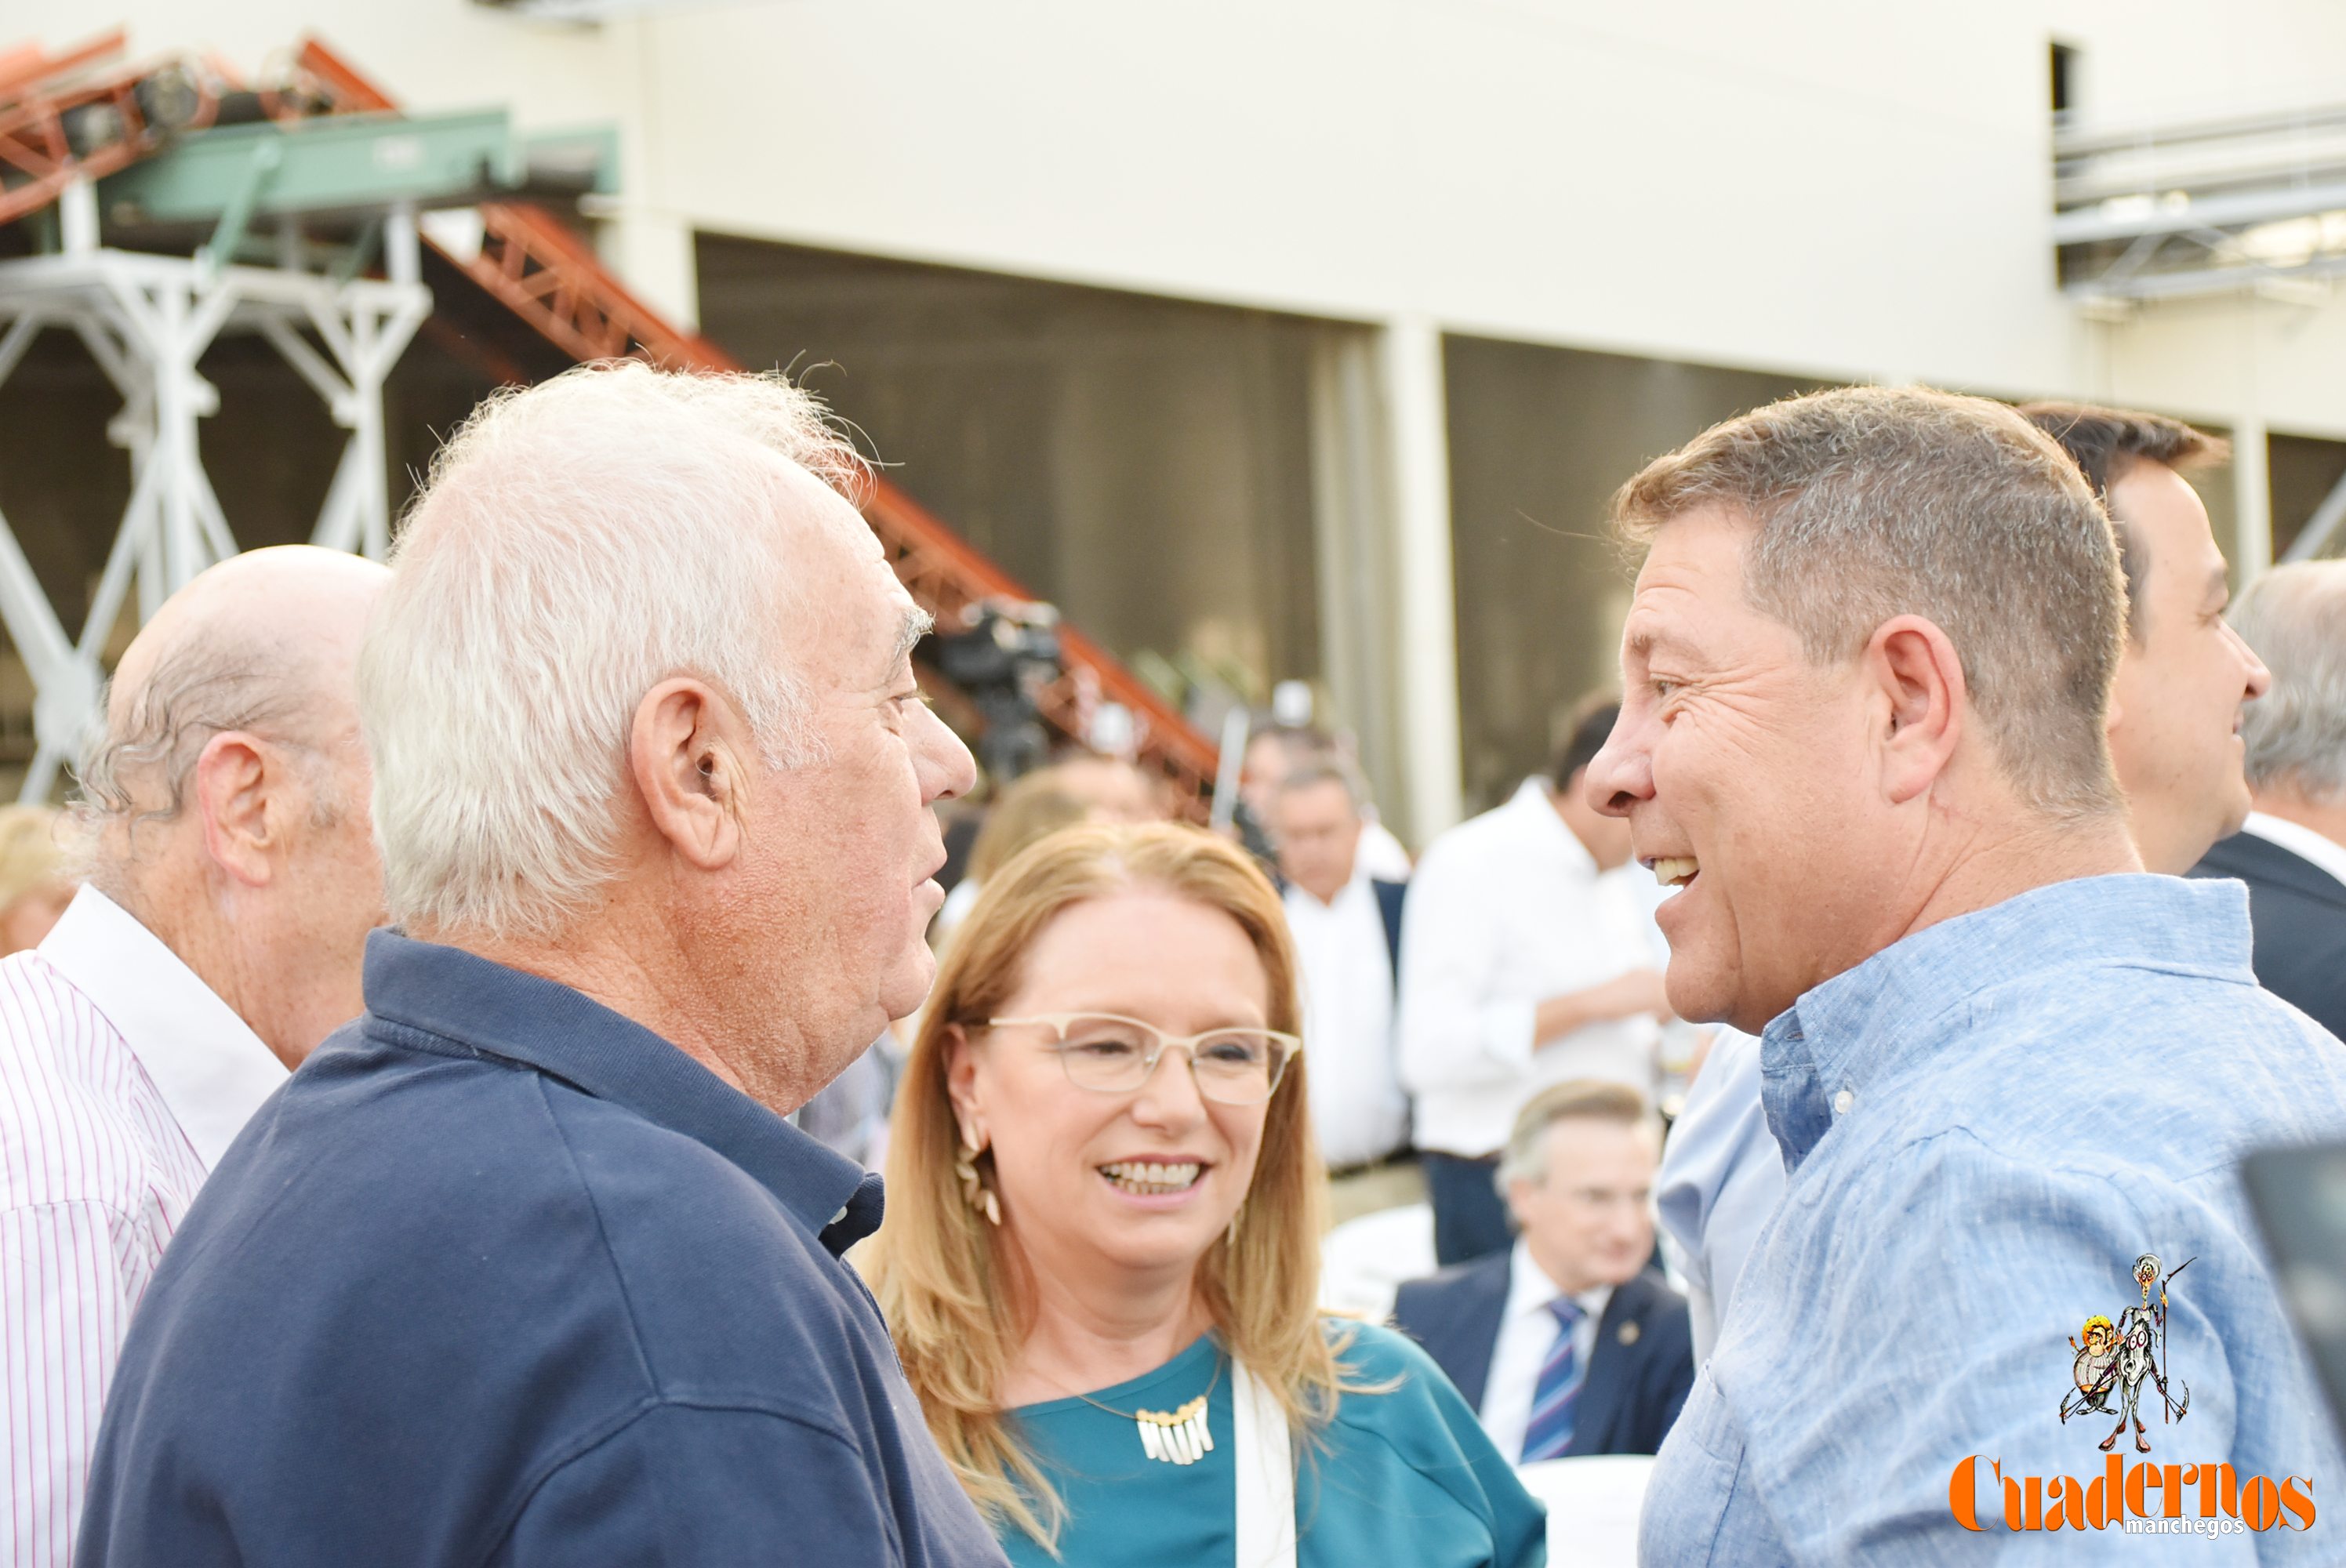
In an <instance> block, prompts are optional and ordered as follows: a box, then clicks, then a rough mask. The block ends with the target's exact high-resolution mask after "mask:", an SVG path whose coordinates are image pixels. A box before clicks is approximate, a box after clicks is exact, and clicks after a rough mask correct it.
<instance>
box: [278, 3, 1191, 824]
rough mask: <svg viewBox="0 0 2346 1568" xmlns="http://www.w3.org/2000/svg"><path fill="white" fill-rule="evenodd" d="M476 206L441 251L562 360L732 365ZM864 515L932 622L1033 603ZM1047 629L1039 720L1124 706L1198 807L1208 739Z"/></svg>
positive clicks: (338, 82)
mask: <svg viewBox="0 0 2346 1568" xmlns="http://www.w3.org/2000/svg"><path fill="white" fill-rule="evenodd" d="M299 64H300V66H301V68H302V69H303V70H305V71H306V72H308V73H309V75H310V76H311V80H312V82H313V83H314V84H315V85H316V86H317V87H319V88H320V89H321V91H322V92H323V93H324V95H325V96H326V97H329V98H331V100H332V101H333V103H334V104H335V106H336V107H339V108H344V109H379V110H387V109H395V108H396V107H398V106H397V105H396V104H395V103H393V101H392V99H391V97H389V95H387V94H385V93H384V92H383V91H382V89H381V88H379V87H376V86H375V85H374V84H373V83H372V82H370V81H368V80H367V79H366V78H365V77H364V76H361V75H360V74H359V73H358V72H357V71H355V70H353V69H352V67H351V66H350V65H349V64H348V63H347V62H345V61H344V60H342V58H341V57H340V56H336V55H335V54H334V53H333V52H332V51H331V49H329V48H327V47H326V46H325V45H323V44H322V43H321V42H319V41H318V40H317V39H315V38H311V39H309V40H307V41H306V42H304V43H303V45H302V46H301V55H300V56H299ZM480 212H481V247H480V250H479V252H478V254H476V255H474V256H473V257H472V258H470V259H469V260H468V259H465V258H463V257H459V256H457V255H454V254H453V253H451V252H448V251H445V250H443V251H442V254H443V255H444V256H446V257H447V259H448V260H449V261H450V263H451V264H453V265H454V266H455V267H457V268H459V269H461V270H463V271H464V272H465V273H466V274H467V275H468V276H470V277H471V278H472V279H473V280H474V282H476V283H478V284H479V285H480V286H481V287H482V288H483V289H484V290H487V291H488V292H489V293H490V294H492V295H494V296H495V298H496V299H498V300H501V301H503V302H504V303H505V305H506V306H507V307H508V308H510V309H511V310H512V311H514V312H515V314H516V315H518V316H520V317H521V318H522V320H524V321H527V322H528V323H529V324H530V325H531V326H532V327H534V328H535V329H536V331H538V332H539V333H540V334H541V335H542V336H544V337H545V338H546V341H548V342H551V343H552V344H554V345H555V346H556V348H558V349H560V350H561V351H563V352H565V353H566V354H568V355H570V356H571V357H572V358H573V359H576V360H596V359H611V358H618V357H622V356H627V355H634V356H637V357H640V358H643V359H646V360H648V361H651V362H653V363H655V364H662V365H668V366H672V367H675V368H678V369H685V370H699V371H739V370H741V369H742V368H744V367H743V366H742V365H741V363H740V361H738V360H736V359H734V358H733V357H732V356H731V355H730V354H728V353H727V352H725V351H724V350H722V349H720V348H719V347H718V346H717V345H716V344H714V343H712V342H710V341H709V340H708V339H706V338H703V337H701V336H699V334H698V333H695V332H690V331H686V330H684V329H683V328H681V327H678V326H677V325H675V324H674V323H672V322H670V321H668V320H667V318H665V317H663V316H662V315H661V314H660V313H659V311H657V310H655V309H654V308H653V307H651V306H650V305H648V304H646V303H645V302H644V301H643V300H640V299H637V297H636V296H635V295H634V294H633V293H631V292H629V291H628V290H627V286H626V285H625V284H623V283H621V282H620V281H619V280H618V279H617V278H616V277H614V276H613V275H612V273H611V271H610V270H609V269H608V268H607V267H605V266H604V265H603V263H602V260H601V259H600V258H598V257H597V255H596V254H595V252H594V250H593V249H591V248H590V247H589V246H588V245H587V244H586V242H585V241H584V240H582V239H579V238H578V236H577V235H576V234H575V233H573V232H572V231H571V230H570V229H568V228H567V227H566V226H565V225H564V224H563V223H562V221H561V220H560V219H557V218H556V217H555V216H554V215H553V214H552V213H550V212H548V211H547V210H546V209H544V208H542V207H538V206H535V205H534V204H532V203H528V202H512V201H508V202H495V203H488V204H484V206H483V207H482V208H481V209H480ZM863 515H864V519H865V520H866V521H867V522H869V523H870V524H872V532H873V533H875V534H877V535H879V536H880V541H881V543H882V545H884V546H885V547H886V549H887V552H888V557H889V560H890V561H891V562H892V564H893V565H894V566H895V569H896V575H897V577H898V578H899V579H900V580H902V581H903V585H904V587H905V589H906V591H907V592H909V593H910V594H911V595H912V596H913V599H914V600H915V601H916V602H918V603H919V605H920V606H921V607H922V608H923V609H925V610H927V611H928V612H929V614H931V615H932V616H935V617H936V621H937V624H938V626H942V627H945V628H947V629H951V628H954V627H957V626H962V625H963V624H964V620H963V615H964V611H965V610H968V609H969V608H971V607H972V606H979V605H983V604H985V603H988V602H1015V603H1025V602H1027V601H1028V600H1030V599H1031V598H1032V596H1031V595H1029V594H1028V593H1027V592H1026V591H1025V589H1024V588H1022V587H1020V586H1019V585H1018V584H1017V583H1016V582H1015V581H1014V580H1012V578H1011V577H1010V575H1008V574H1007V573H1005V572H1004V571H1003V570H1002V569H1001V568H1000V567H999V566H996V565H994V563H993V562H992V561H990V560H988V559H987V558H986V557H985V556H984V555H981V554H980V553H979V552H978V551H976V550H975V549H974V548H972V547H971V545H969V543H968V542H967V541H966V540H964V539H963V538H962V537H961V536H960V535H958V534H955V533H954V531H953V530H952V529H951V528H949V527H947V526H946V525H945V524H943V522H942V521H940V520H939V519H938V518H937V517H935V516H934V515H933V514H931V513H930V512H928V511H927V510H926V509H925V508H923V506H922V505H921V504H919V503H918V502H916V501H914V500H913V498H912V497H911V496H909V495H907V494H904V492H903V491H902V490H900V489H898V488H897V487H896V486H895V485H893V484H889V483H888V482H887V481H886V480H885V479H875V480H874V481H873V483H872V486H871V491H870V494H869V495H868V496H867V497H866V498H865V500H864V503H863ZM1057 632H1058V638H1059V648H1060V652H1061V654H1062V656H1063V658H1064V660H1065V663H1066V675H1065V676H1064V677H1061V678H1060V679H1058V680H1056V681H1055V682H1053V683H1052V684H1051V685H1050V686H1049V687H1046V688H1045V690H1044V691H1043V692H1042V693H1041V695H1040V697H1039V699H1038V704H1037V706H1038V707H1039V708H1041V710H1042V716H1043V718H1044V719H1045V721H1046V722H1047V723H1049V724H1050V725H1051V726H1052V727H1053V728H1056V729H1058V730H1059V731H1060V732H1061V733H1063V734H1066V735H1068V736H1071V737H1074V738H1078V739H1080V738H1083V737H1084V736H1085V734H1086V731H1087V730H1088V728H1089V721H1090V718H1091V714H1092V712H1093V710H1094V708H1096V706H1097V705H1098V704H1099V703H1101V702H1104V701H1105V702H1116V703H1120V704H1122V705H1123V706H1124V707H1125V708H1127V710H1129V711H1130V712H1131V714H1132V716H1133V718H1134V720H1135V723H1136V728H1137V731H1138V738H1139V751H1138V756H1139V759H1140V761H1141V762H1142V764H1143V765H1144V766H1146V767H1148V768H1150V769H1153V770H1154V771H1156V772H1158V773H1159V774H1161V775H1162V776H1163V777H1165V778H1166V779H1168V780H1169V781H1170V782H1171V783H1172V785H1173V787H1174V788H1175V789H1177V790H1178V791H1179V793H1180V795H1181V797H1182V800H1183V804H1184V807H1185V809H1187V810H1188V811H1189V812H1190V813H1191V814H1193V815H1199V814H1202V813H1203V810H1204V802H1205V799H1206V798H1207V795H1208V794H1209V791H1210V789H1211V788H1212V785H1213V779H1214V768H1215V760H1216V759H1215V751H1214V747H1213V745H1212V743H1211V742H1209V740H1208V739H1207V738H1205V737H1204V736H1203V735H1201V734H1199V732H1198V730H1197V729H1196V728H1193V727H1192V726H1191V725H1190V724H1189V723H1188V720H1187V719H1185V718H1182V716H1181V715H1180V713H1179V712H1178V711H1177V710H1176V709H1175V708H1173V707H1172V706H1171V705H1170V704H1169V703H1168V702H1167V701H1166V700H1165V699H1164V698H1163V697H1160V696H1158V693H1157V691H1156V690H1155V688H1153V687H1149V686H1148V685H1147V684H1146V683H1145V682H1143V681H1142V680H1141V679H1140V678H1139V677H1137V676H1136V675H1134V674H1133V673H1132V672H1131V671H1130V670H1128V669H1127V668H1126V667H1124V665H1123V664H1122V663H1121V662H1119V661H1118V660H1117V658H1116V657H1115V656H1114V655H1112V654H1110V653H1109V652H1108V651H1107V649H1105V648H1103V647H1100V646H1099V645H1098V644H1096V643H1095V642H1093V641H1092V640H1091V639H1090V638H1089V637H1086V636H1084V635H1083V634H1082V633H1080V632H1078V631H1076V630H1075V628H1073V627H1072V626H1067V625H1066V624H1065V623H1062V624H1061V625H1060V626H1058V628H1057Z"/></svg>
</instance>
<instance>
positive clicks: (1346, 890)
mask: <svg viewBox="0 0 2346 1568" xmlns="http://www.w3.org/2000/svg"><path fill="white" fill-rule="evenodd" d="M1369 881H1370V879H1369V868H1368V865H1367V862H1366V861H1364V860H1362V858H1361V857H1360V856H1358V855H1355V856H1353V857H1352V878H1351V880H1350V881H1346V882H1345V883H1344V885H1343V886H1342V887H1341V888H1338V889H1337V890H1336V896H1335V897H1334V898H1332V899H1330V900H1329V901H1327V902H1326V903H1324V904H1323V903H1321V901H1320V900H1319V899H1318V897H1317V896H1315V895H1314V894H1313V893H1312V891H1311V889H1309V888H1307V887H1304V886H1303V885H1302V884H1301V883H1300V882H1285V883H1284V891H1285V893H1286V899H1285V902H1286V903H1287V906H1288V908H1289V909H1290V910H1293V909H1296V908H1298V907H1299V906H1300V907H1301V908H1302V909H1304V910H1307V911H1311V914H1323V915H1332V914H1335V913H1337V912H1338V911H1341V910H1342V909H1343V908H1344V907H1345V906H1346V904H1348V903H1358V902H1360V901H1362V900H1367V901H1370V902H1371V903H1373V902H1374V901H1375V895H1374V894H1373V893H1372V892H1371V891H1369ZM1305 918H1306V919H1309V918H1311V916H1310V914H1307V915H1306V916H1305Z"/></svg>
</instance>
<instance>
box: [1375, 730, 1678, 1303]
mask: <svg viewBox="0 0 2346 1568" xmlns="http://www.w3.org/2000/svg"><path fill="white" fill-rule="evenodd" d="M1618 711H1619V708H1618V705H1617V703H1615V702H1614V701H1612V700H1611V699H1609V698H1596V699H1592V700H1591V701H1589V702H1586V703H1584V704H1583V706H1582V708H1581V709H1580V711H1579V713H1578V714H1577V715H1576V718H1575V720H1574V722H1573V724H1572V726H1571V728H1570V730H1569V732H1568V733H1567V735H1566V739H1565V743H1564V745H1563V746H1562V747H1561V748H1559V749H1558V750H1557V753H1556V758H1555V759H1554V761H1553V762H1552V763H1551V764H1550V765H1549V768H1548V771H1547V772H1546V774H1545V776H1540V775H1535V776H1534V777H1532V778H1530V779H1526V780H1525V782H1524V785H1523V787H1522V788H1521V789H1517V790H1516V791H1515V797H1514V799H1510V800H1509V801H1508V802H1507V803H1506V804H1505V805H1504V806H1501V807H1499V808H1498V809H1496V810H1493V811H1486V812H1484V814H1483V815H1482V816H1480V817H1477V818H1474V820H1472V821H1468V822H1464V823H1462V824H1460V825H1459V826H1458V827H1455V828H1454V829H1452V830H1450V831H1449V832H1447V833H1445V834H1443V836H1442V837H1441V838H1439V839H1437V840H1434V841H1433V845H1432V846H1431V847H1429V848H1428V849H1427V850H1426V851H1425V855H1424V858H1423V860H1420V861H1419V862H1418V868H1417V874H1416V876H1415V877H1414V878H1413V879H1412V881H1411V883H1410V898H1409V918H1408V919H1407V921H1404V922H1403V932H1402V953H1401V960H1402V962H1401V992H1400V995H1401V1024H1400V1033H1401V1074H1402V1084H1403V1087H1405V1088H1407V1089H1408V1090H1409V1091H1410V1092H1411V1093H1412V1094H1413V1095H1415V1096H1416V1107H1417V1135H1416V1138H1417V1147H1418V1151H1419V1158H1420V1163H1421V1164H1422V1165H1423V1168H1424V1171H1425V1180H1426V1187H1427V1192H1428V1196H1430V1197H1431V1199H1432V1201H1433V1227H1434V1229H1433V1239H1434V1256H1435V1257H1436V1259H1437V1260H1438V1261H1440V1262H1441V1263H1443V1265H1445V1266H1447V1265H1449V1264H1453V1263H1462V1262H1464V1261H1465V1260H1466V1259H1468V1258H1471V1257H1482V1256H1484V1255H1485V1254H1487V1253H1492V1252H1498V1251H1502V1250H1504V1249H1505V1247H1507V1246H1508V1244H1509V1239H1510V1232H1509V1227H1508V1222H1507V1214H1506V1208H1505V1205H1504V1204H1503V1203H1502V1202H1501V1200H1500V1197H1499V1194H1498V1191H1497V1188H1496V1186H1494V1178H1495V1176H1496V1173H1497V1169H1498V1152H1499V1147H1500V1145H1502V1144H1504V1143H1505V1141H1506V1137H1507V1130H1508V1128H1509V1127H1510V1126H1511V1125H1513V1124H1514V1121H1515V1113H1516V1112H1517V1111H1518V1110H1520V1109H1521V1108H1522V1106H1523V1105H1524V1102H1525V1100H1527V1099H1529V1098H1530V1096H1531V1095H1532V1093H1533V1092H1534V1091H1535V1090H1536V1089H1538V1088H1540V1087H1541V1086H1542V1085H1543V1084H1553V1083H1558V1082H1561V1081H1562V1080H1564V1079H1566V1078H1603V1079H1607V1080H1610V1081H1612V1082H1615V1083H1619V1084H1627V1085H1628V1086H1630V1087H1631V1088H1634V1089H1636V1090H1637V1092H1638V1093H1639V1094H1640V1095H1644V1096H1646V1097H1647V1099H1648V1100H1650V1099H1652V1097H1653V1095H1654V1090H1655V1088H1656V1084H1657V1079H1658V1051H1659V1046H1660V1041H1661V1026H1660V1023H1659V1021H1660V1020H1661V1019H1664V1018H1667V1017H1668V1016H1669V1004H1668V1001H1667V1000H1666V999H1665V998H1664V996H1663V994H1662V976H1661V972H1660V971H1659V970H1658V969H1657V968H1656V967H1655V958H1654V953H1653V952H1652V950H1651V948H1650V946H1649V945H1648V943H1647V937H1646V934H1645V916H1644V914H1643V912H1642V911H1641V910H1640V908H1639V906H1638V903H1637V896H1636V893H1635V891H1633V889H1632V888H1631V886H1630V884H1629V883H1628V882H1627V880H1626V877H1625V871H1624V869H1625V868H1627V864H1628V859H1629V836H1628V834H1627V831H1625V830H1624V828H1623V824H1621V823H1620V822H1618V821H1617V820H1614V819H1612V818H1609V817H1606V816H1603V815H1600V814H1599V813H1598V812H1597V811H1596V810H1595V809H1593V808H1591V807H1590V806H1589V805H1588V804H1587V802H1586V801H1585V800H1583V799H1581V798H1580V780H1581V775H1582V773H1583V771H1584V770H1585V769H1586V768H1587V766H1588V761H1589V759H1591V758H1593V757H1595V756H1596V752H1597V750H1598V748H1601V747H1602V746H1603V745H1604V744H1605V738H1606V736H1607V733H1608V732H1609V731H1610V730H1611V728H1612V727H1613V718H1614V716H1615V714H1617V712H1618ZM1626 874H1627V875H1643V874H1644V873H1643V872H1641V871H1635V870H1634V869H1629V870H1627V873H1626Z"/></svg>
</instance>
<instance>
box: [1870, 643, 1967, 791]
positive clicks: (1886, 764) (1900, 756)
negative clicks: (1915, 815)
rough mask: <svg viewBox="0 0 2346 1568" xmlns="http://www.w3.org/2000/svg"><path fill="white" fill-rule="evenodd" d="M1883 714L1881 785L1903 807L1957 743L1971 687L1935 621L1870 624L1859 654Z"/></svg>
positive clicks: (1939, 770) (1934, 776)
mask: <svg viewBox="0 0 2346 1568" xmlns="http://www.w3.org/2000/svg"><path fill="white" fill-rule="evenodd" d="M1863 662H1864V668H1865V673H1866V676H1867V677H1868V678H1869V679H1870V680H1872V682H1873V684H1874V692H1873V697H1874V699H1875V701H1876V704H1877V711H1878V712H1879V713H1880V714H1881V716H1882V728H1881V731H1880V733H1879V736H1878V741H1879V748H1880V756H1881V759H1882V790H1883V792H1884V794H1886V795H1887V796H1888V797H1889V799H1891V801H1892V802H1893V803H1895V804H1899V805H1903V804H1904V803H1905V802H1906V801H1909V800H1912V799H1914V798H1915V797H1917V796H1919V795H1923V794H1924V793H1926V792H1928V791H1929V789H1931V787H1932V786H1933V784H1935V783H1937V782H1938V780H1939V779H1940V777H1941V776H1942V775H1943V774H1944V773H1945V772H1946V770H1947V766H1948V764H1949V763H1950V762H1951V761H1952V760H1953V757H1954V754H1955V748H1956V747H1957V746H1958V745H1960V744H1961V743H1962V741H1963V737H1964V717H1965V714H1966V712H1967V710H1968V703H1969V695H1970V688H1969V687H1967V686H1966V685H1965V683H1964V664H1963V660H1962V659H1961V658H1959V657H1956V654H1955V645H1954V643H1953V640H1952V639H1950V638H1949V637H1948V636H1947V634H1946V633H1945V632H1943V631H1942V630H1940V629H1939V626H1938V625H1937V624H1936V623H1935V622H1933V621H1930V620H1926V619H1924V618H1923V616H1893V617H1892V618H1891V619H1889V620H1886V621H1884V622H1882V625H1881V626H1877V627H1875V628H1874V632H1873V636H1872V637H1870V638H1868V639H1867V640H1866V645H1865V653H1864V655H1863Z"/></svg>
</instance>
